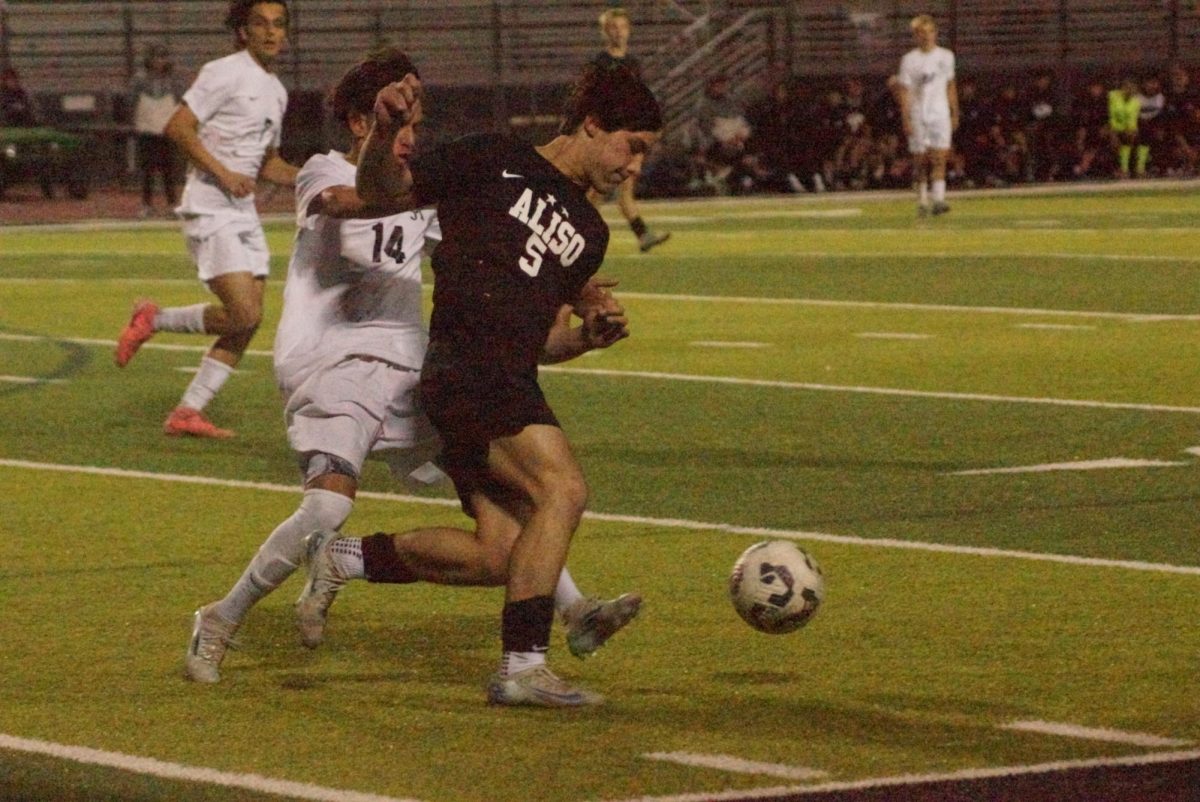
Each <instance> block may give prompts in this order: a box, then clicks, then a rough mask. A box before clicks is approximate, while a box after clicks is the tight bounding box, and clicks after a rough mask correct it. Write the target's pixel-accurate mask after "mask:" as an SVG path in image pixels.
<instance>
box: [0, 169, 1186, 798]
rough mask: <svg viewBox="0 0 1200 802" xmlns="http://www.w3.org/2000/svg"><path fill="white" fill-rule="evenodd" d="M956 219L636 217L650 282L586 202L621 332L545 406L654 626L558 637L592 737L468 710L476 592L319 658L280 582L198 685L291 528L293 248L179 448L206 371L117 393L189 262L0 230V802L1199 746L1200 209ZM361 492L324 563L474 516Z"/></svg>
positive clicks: (197, 348) (888, 769)
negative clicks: (819, 570) (739, 597)
mask: <svg viewBox="0 0 1200 802" xmlns="http://www.w3.org/2000/svg"><path fill="white" fill-rule="evenodd" d="M952 200H953V203H954V211H953V212H952V213H951V214H950V215H948V216H946V217H944V218H938V219H935V220H928V221H917V220H916V219H915V217H914V215H913V207H912V203H911V202H910V201H909V200H908V199H907V198H903V199H880V198H877V197H876V198H872V197H868V196H862V197H854V196H841V197H833V198H828V199H819V200H811V199H781V198H771V199H756V200H746V201H742V202H712V201H708V202H686V203H675V204H667V203H662V204H646V208H645V213H646V217H647V219H648V220H650V221H652V222H653V223H654V224H655V225H656V226H657V227H661V228H665V229H670V230H672V231H673V232H674V236H673V238H672V239H671V241H670V242H669V243H668V244H666V245H664V246H663V247H661V248H660V249H658V250H655V251H654V252H653V253H652V254H651V255H641V254H638V253H637V250H636V247H635V243H634V240H633V238H632V235H630V234H629V232H628V230H627V229H625V228H624V226H623V225H617V224H616V211H615V209H613V208H609V209H607V210H606V211H607V212H608V213H609V214H610V215H611V217H610V222H612V223H614V236H613V244H612V246H611V248H610V256H609V259H608V261H607V263H606V265H605V268H604V270H603V272H604V273H606V274H608V275H612V276H615V277H618V278H620V279H621V285H620V287H619V288H618V292H619V293H622V292H623V293H624V296H623V297H624V299H625V302H626V306H627V307H628V309H629V310H630V315H631V318H632V321H633V324H632V328H633V332H634V334H633V336H632V337H631V338H630V339H629V340H627V341H625V342H622V343H620V344H619V345H617V346H616V347H614V348H612V349H610V350H608V351H605V352H601V353H597V354H592V355H587V356H585V357H583V358H581V359H578V360H576V361H574V362H572V363H568V364H565V365H562V366H558V367H556V368H553V369H548V370H547V371H546V372H545V373H544V375H543V384H544V386H545V388H546V390H547V394H548V396H549V397H550V399H551V402H552V403H553V404H554V406H555V408H556V410H557V412H558V413H559V417H560V418H561V419H562V420H563V421H564V424H565V428H566V429H567V432H568V434H569V436H570V437H571V439H572V441H573V442H574V443H575V445H576V447H577V453H578V456H579V457H580V460H581V462H582V463H583V465H584V468H585V471H586V472H587V474H588V477H589V480H590V482H591V486H592V501H591V504H590V509H591V510H592V514H591V515H590V516H589V517H588V518H587V519H586V520H585V521H584V523H583V526H582V527H581V529H580V531H579V533H578V535H577V536H576V540H575V544H574V547H573V549H572V556H571V561H570V565H571V568H572V571H573V573H574V574H575V576H576V579H577V580H578V582H579V583H580V585H581V586H582V587H583V589H584V590H585V592H591V593H595V594H600V595H606V596H608V595H614V594H617V593H620V592H624V591H627V590H638V591H641V592H642V593H643V594H644V596H645V598H646V603H645V607H644V611H643V614H642V616H641V617H640V618H639V619H638V621H637V622H635V624H634V625H633V626H632V627H631V628H630V629H629V630H628V631H627V632H623V633H621V634H620V635H619V636H617V638H615V639H614V641H613V642H612V643H611V644H610V645H609V646H608V647H606V648H605V649H604V650H602V652H601V653H600V654H599V655H598V656H596V657H595V658H593V659H592V660H589V661H586V662H582V663H581V662H577V661H575V660H573V659H572V658H571V657H570V656H569V655H568V654H567V652H566V649H564V648H561V638H560V637H558V635H557V634H556V641H555V643H556V647H557V648H556V650H555V651H554V652H553V653H552V655H551V663H552V664H553V665H554V667H555V668H556V670H557V671H558V672H559V673H560V674H562V675H564V676H565V677H567V678H569V679H572V680H577V681H579V682H580V683H581V684H585V685H587V686H588V687H589V688H592V689H595V690H597V691H600V692H601V693H603V694H605V695H606V696H607V697H608V702H607V703H606V704H605V705H604V706H602V707H600V708H598V709H590V710H582V711H540V710H519V709H501V710H497V709H492V708H488V707H487V706H486V705H485V704H484V695H483V686H484V683H485V682H486V680H487V678H488V676H489V674H490V673H491V672H492V671H493V670H494V668H495V664H496V662H497V658H498V652H499V643H498V630H499V610H500V604H501V599H502V594H501V592H500V591H497V590H478V589H461V588H459V589H448V588H437V587H430V586H405V587H378V586H366V585H362V586H358V585H355V586H352V587H351V588H349V589H348V590H347V591H345V592H344V593H343V594H342V596H341V597H340V598H339V600H338V603H337V605H336V606H335V608H334V611H333V614H332V617H331V623H330V628H329V633H328V637H327V640H326V643H325V644H324V645H323V646H322V647H321V649H319V650H318V651H316V652H308V651H306V650H304V649H303V648H302V647H300V645H299V644H298V642H297V640H296V638H295V635H294V632H293V628H292V624H291V603H292V602H293V601H294V598H295V596H296V593H297V592H298V591H299V588H300V585H301V581H300V577H295V578H293V579H292V580H291V581H290V582H289V583H288V584H287V585H286V586H285V587H284V588H282V589H281V591H280V592H278V593H276V594H274V595H272V596H271V597H269V598H268V599H267V600H266V601H265V602H263V603H262V604H261V605H260V606H259V607H258V608H257V609H256V610H255V611H254V612H253V613H252V614H251V617H250V618H249V619H248V621H247V623H246V625H245V626H244V627H243V629H242V632H241V633H240V638H241V641H242V644H241V649H240V650H239V651H236V652H232V653H231V654H230V656H229V657H228V658H227V659H226V662H225V664H224V666H223V671H222V673H223V675H224V681H223V682H222V683H221V684H220V685H218V686H215V687H198V686H195V685H191V684H189V683H187V682H185V681H184V680H183V679H182V674H181V665H182V657H183V652H184V648H185V646H186V643H187V638H188V634H189V631H190V625H191V613H192V611H193V610H194V609H195V608H196V607H197V606H198V605H199V604H201V603H204V602H207V601H211V600H212V599H214V598H216V597H218V596H220V595H222V594H223V593H224V591H225V589H226V588H227V586H228V585H229V584H231V583H232V582H233V581H234V580H235V579H236V578H237V576H238V575H239V574H240V572H241V570H242V567H243V566H244V564H245V562H246V561H247V560H248V559H249V558H250V556H251V555H252V554H253V552H254V550H255V549H256V548H257V547H258V544H259V543H260V542H261V541H262V539H263V538H264V537H265V536H266V535H267V534H268V533H269V532H270V530H271V529H272V528H273V527H274V526H275V525H276V523H278V522H279V521H280V520H282V519H283V518H285V517H286V516H287V515H289V514H290V512H291V511H292V509H293V508H294V506H295V504H296V501H297V498H298V495H297V492H296V489H297V476H296V474H295V468H294V460H293V457H292V455H291V454H290V453H289V451H288V450H287V447H286V442H285V439H284V433H283V425H282V413H281V410H280V407H279V402H278V399H277V396H276V391H275V389H274V383H273V380H272V377H271V368H270V354H269V350H270V347H271V341H272V337H273V334H274V331H273V324H274V321H275V319H276V318H277V316H278V312H279V299H280V288H281V284H282V281H281V280H282V277H283V275H284V268H285V265H286V260H287V254H288V250H289V244H290V239H291V230H290V226H289V224H288V223H287V222H284V221H281V222H276V223H272V224H271V225H270V226H269V232H268V233H269V238H270V242H271V246H272V249H273V253H274V254H275V256H274V259H273V271H274V274H273V275H274V276H275V278H276V279H277V280H276V281H274V282H273V283H272V284H271V285H270V286H269V296H268V312H267V317H268V320H267V323H266V324H265V325H264V327H263V329H262V330H261V331H260V333H259V335H258V337H257V339H256V341H255V344H254V346H253V348H254V349H256V350H254V352H253V353H252V354H251V355H250V356H248V357H247V358H246V359H245V361H244V362H243V364H242V366H241V368H240V369H239V372H238V373H237V374H236V375H235V376H234V377H233V378H232V379H231V380H230V382H229V384H228V385H226V388H225V390H224V391H223V392H222V394H221V395H220V396H218V398H217V400H216V401H215V402H214V404H213V405H212V406H211V407H210V408H209V411H210V413H211V417H212V418H213V419H214V421H215V422H216V423H217V424H218V425H221V426H227V427H230V428H233V429H235V430H237V432H238V437H237V438H235V439H233V440H230V441H226V442H211V441H210V442H205V441H196V440H174V439H167V438H164V437H163V436H162V435H161V434H160V425H161V422H162V419H163V417H164V416H165V414H166V412H167V411H168V410H169V409H170V408H171V407H172V406H173V405H174V404H175V402H176V400H177V398H178V396H179V394H180V393H181V392H182V390H183V387H184V386H185V384H186V382H187V381H188V379H189V377H190V374H189V373H187V372H185V371H186V370H188V369H189V368H193V367H194V366H195V364H196V363H197V361H198V359H199V356H200V354H201V352H202V350H203V349H204V347H205V346H206V344H207V341H206V340H204V339H201V338H196V337H190V338H189V337H186V336H180V335H160V336H158V337H156V338H155V339H154V340H152V341H151V342H150V343H149V344H148V345H147V346H146V347H145V348H144V349H143V351H142V352H141V353H140V354H139V355H138V357H137V359H136V360H134V362H133V363H132V364H131V365H130V366H129V367H128V368H126V369H124V370H118V369H116V368H115V367H114V366H113V365H112V360H111V349H112V342H113V340H114V338H115V336H116V334H117V332H118V331H119V330H120V328H121V326H122V325H123V324H124V322H125V320H126V318H127V316H128V311H129V308H130V303H131V302H132V301H133V300H134V299H135V298H137V297H139V296H146V295H148V296H153V297H154V298H156V299H157V300H158V301H159V302H160V303H163V304H165V305H176V304H190V303H196V302H199V301H202V300H206V299H207V297H208V296H207V295H206V293H205V292H204V290H203V288H202V287H201V286H200V285H199V284H197V283H196V282H195V280H194V272H193V269H192V267H191V265H190V262H189V261H188V259H187V255H186V252H185V250H184V246H183V241H182V237H181V236H180V235H179V233H178V231H176V230H175V229H174V227H172V226H164V225H158V226H147V227H136V226H127V227H119V226H104V227H76V228H73V229H52V228H39V229H28V228H22V229H16V228H10V229H7V230H6V229H3V228H0V499H2V500H3V510H4V513H5V514H4V515H3V516H2V517H0V520H2V523H0V534H2V537H0V622H2V624H0V626H2V629H0V639H2V643H3V648H2V649H0V677H2V678H3V679H2V680H0V798H4V799H39V800H40V799H46V800H80V801H81V802H82V800H88V801H89V802H91V801H92V800H110V799H111V800H129V799H146V800H150V799H154V800H157V799H171V800H186V801H188V802H190V801H191V800H222V801H224V800H260V799H261V800H267V799H277V798H279V797H280V796H283V797H291V798H305V799H324V800H331V802H366V801H367V800H377V802H378V800H382V799H403V800H420V801H421V802H459V801H466V802H475V801H477V802H521V801H522V800H540V801H544V802H584V800H632V799H643V798H650V799H653V798H659V797H662V798H667V799H671V800H684V801H691V802H699V800H707V799H717V798H726V799H733V798H739V799H767V798H771V797H772V796H773V795H778V794H780V793H785V792H784V791H780V790H779V789H793V790H795V789H803V788H810V787H818V786H823V785H830V786H831V787H832V786H834V785H837V784H838V783H844V784H851V783H855V782H857V781H869V780H873V779H876V778H888V777H896V776H899V775H940V774H945V773H951V772H959V771H962V770H967V769H978V770H986V769H991V768H995V767H1014V770H1019V769H1020V767H1023V766H1031V765H1037V764H1045V763H1050V762H1064V763H1065V764H1073V763H1076V762H1081V761H1091V760H1101V761H1104V760H1109V759H1112V760H1117V759H1124V758H1136V757H1137V756H1142V755H1150V754H1158V753H1162V752H1170V751H1181V750H1182V751H1183V752H1184V753H1189V750H1196V749H1198V748H1200V747H1198V746H1197V744H1200V680H1198V679H1197V678H1198V677H1200V628H1198V627H1197V626H1196V621H1197V617H1198V615H1200V503H1198V502H1200V229H1197V228H1196V221H1197V219H1198V215H1200V195H1197V194H1196V193H1195V192H1194V191H1143V192H1125V193H1116V192H1112V193H1087V194H1062V195H1047V196H1024V197H1022V196H1017V195H1015V194H1010V195H996V196H977V197H958V198H954V199H952ZM364 486H365V488H366V489H367V490H368V491H372V492H369V493H367V494H365V495H364V497H363V498H362V499H361V500H360V503H359V504H358V505H357V507H356V509H355V512H354V514H353V515H352V517H351V519H350V521H349V522H348V523H347V525H346V527H345V530H346V531H347V532H350V533H353V534H362V533H369V532H372V531H376V530H379V529H388V530H392V529H395V530H400V529H405V528H409V527H414V526H417V525H424V524H429V523H435V522H436V523H445V524H450V525H455V524H459V525H465V523H466V519H465V518H463V517H462V515H461V514H460V513H459V512H458V509H457V506H456V505H455V504H454V502H453V501H451V497H452V494H451V493H450V491H449V490H448V489H447V488H437V489H433V490H426V491H420V492H418V493H416V494H415V495H414V494H413V491H411V490H409V489H408V488H404V487H400V486H397V485H395V484H393V483H392V482H391V481H390V480H389V479H388V477H387V476H386V474H385V472H384V471H383V470H382V469H381V468H380V467H379V466H371V468H370V469H369V471H368V473H367V475H366V477H365V484H364ZM765 537H781V538H794V539H796V540H798V541H799V542H800V544H801V545H803V546H804V547H805V548H808V549H809V550H810V551H811V552H812V553H813V554H815V555H816V557H817V558H818V559H819V560H820V561H821V562H822V564H823V566H824V568H825V572H826V576H827V597H826V602H825V606H824V607H823V608H822V609H821V611H820V613H819V614H818V615H817V617H816V618H815V620H814V621H813V623H812V624H811V625H810V626H809V627H808V628H807V629H805V630H802V631H801V632H799V633H796V634H793V635H789V636H781V637H771V636H766V635H761V634H759V633H756V632H753V631H751V630H750V629H749V628H747V627H746V626H745V625H744V624H743V623H742V622H741V620H740V619H739V618H738V617H737V616H736V614H735V613H734V612H733V610H732V608H731V607H730V605H729V603H728V600H727V598H726V584H725V583H726V577H727V575H728V571H729V568H730V566H731V565H732V563H733V561H734V559H735V558H736V557H737V555H738V554H739V553H740V552H741V551H742V550H743V549H744V548H745V547H746V546H748V545H749V544H751V543H753V542H755V541H756V540H759V539H763V538H765ZM1017 722H1026V723H1028V722H1041V724H1035V725H1029V726H1032V727H1034V729H1035V730H1036V729H1037V728H1039V727H1040V728H1042V730H1044V729H1046V727H1047V726H1048V725H1061V727H1059V728H1058V729H1059V730H1060V731H1061V732H1059V734H1055V733H1052V732H1046V731H1030V730H1029V729H1013V728H1012V727H1011V725H1013V724H1014V723H1017ZM1021 726H1026V725H1021ZM1150 736H1154V737H1150ZM84 750H98V751H96V752H90V751H84ZM1194 755H1195V756H1200V752H1195V753H1194ZM96 764H101V765H96ZM700 764H703V765H700ZM786 793H790V792H786ZM722 794H727V796H721V795H722Z"/></svg>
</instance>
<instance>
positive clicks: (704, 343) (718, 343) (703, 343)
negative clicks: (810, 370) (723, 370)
mask: <svg viewBox="0 0 1200 802" xmlns="http://www.w3.org/2000/svg"><path fill="white" fill-rule="evenodd" d="M688 345H692V346H695V347H697V348H769V347H770V343H757V342H737V341H734V340H694V341H692V342H690V343H688ZM589 353H590V352H589Z"/></svg>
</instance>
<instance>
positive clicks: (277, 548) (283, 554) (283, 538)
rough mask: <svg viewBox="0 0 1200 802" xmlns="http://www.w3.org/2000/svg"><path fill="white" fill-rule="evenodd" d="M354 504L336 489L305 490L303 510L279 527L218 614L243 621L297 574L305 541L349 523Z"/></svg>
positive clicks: (218, 609) (302, 503) (301, 503)
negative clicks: (310, 536) (256, 605)
mask: <svg viewBox="0 0 1200 802" xmlns="http://www.w3.org/2000/svg"><path fill="white" fill-rule="evenodd" d="M353 507H354V502H353V501H351V500H350V499H349V498H347V497H346V496H343V495H342V494H341V493H335V492H333V491H332V490H305V491H304V500H303V501H301V502H300V508H299V509H297V510H296V511H295V512H294V513H292V515H291V517H290V518H288V519H287V520H286V521H284V522H283V523H281V524H280V525H279V526H277V527H275V531H274V532H272V533H271V535H270V536H269V537H268V538H267V539H266V540H265V541H263V544H262V545H261V546H259V547H258V552H257V553H256V554H255V555H254V557H253V559H251V560H250V564H249V565H247V566H246V570H245V571H243V572H242V575H241V577H240V578H239V579H238V581H237V582H235V583H234V585H233V587H232V588H230V589H229V592H228V593H227V594H225V598H223V599H221V600H220V601H219V602H217V605H216V611H217V613H218V614H219V615H220V616H221V617H222V618H224V619H225V620H226V621H241V620H242V618H243V617H245V615H246V613H247V612H249V610H250V608H251V607H253V606H254V605H255V604H256V603H257V602H258V600H259V599H261V598H263V597H264V596H266V595H267V594H268V593H270V592H271V591H273V590H275V588H277V587H279V586H280V585H282V584H283V581H284V580H285V579H287V578H288V577H289V576H291V575H292V573H293V572H295V570H296V568H297V567H299V565H300V563H301V562H303V561H304V538H306V537H307V536H308V534H309V533H310V532H314V531H316V530H318V529H337V528H338V527H340V526H341V525H342V524H343V523H345V522H346V518H348V517H349V516H350V510H351V509H352V508H353Z"/></svg>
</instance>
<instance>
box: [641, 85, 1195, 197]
mask: <svg viewBox="0 0 1200 802" xmlns="http://www.w3.org/2000/svg"><path fill="white" fill-rule="evenodd" d="M957 84H958V95H959V105H960V108H961V119H960V122H959V127H958V130H957V131H956V132H955V134H954V141H953V152H952V155H951V161H950V169H949V173H948V181H949V183H950V184H951V186H954V187H959V188H972V187H1001V186H1008V185H1012V184H1021V183H1030V182H1052V181H1078V180H1098V179H1111V178H1121V177H1135V178H1141V177H1156V176H1171V177H1185V176H1195V175H1198V174H1200V86H1198V85H1197V81H1196V80H1194V79H1193V78H1192V75H1191V74H1190V73H1189V71H1188V70H1187V69H1186V68H1184V67H1183V66H1179V65H1175V66H1171V67H1169V68H1168V69H1166V70H1164V71H1163V72H1162V73H1161V74H1160V73H1157V72H1155V73H1150V74H1144V75H1132V74H1131V75H1116V76H1108V77H1100V76H1092V75H1082V76H1074V77H1073V78H1072V79H1070V80H1068V79H1065V78H1064V77H1062V76H1057V75H1055V74H1054V73H1052V72H1041V73H1038V74H1036V75H1017V76H990V77H979V78H976V77H974V76H970V75H962V74H960V75H959V77H958V80H957ZM1131 115H1132V116H1133V117H1136V123H1132V122H1131V121H1130V117H1131ZM911 174H912V161H911V159H910V157H909V154H908V149H907V147H906V143H905V140H904V138H903V134H902V132H901V120H900V110H899V107H898V105H897V103H896V100H895V98H894V96H893V94H892V92H891V91H890V90H889V83H888V81H886V80H884V79H880V78H870V79H868V78H860V77H850V78H845V79H841V80H837V81H830V82H820V81H814V80H812V79H807V78H798V77H795V76H791V75H786V74H785V75H781V76H778V75H777V76H770V77H768V78H767V79H766V80H765V81H764V83H763V87H762V88H761V89H759V90H758V91H757V92H753V93H751V94H750V95H749V96H743V97H738V96H734V95H733V94H732V93H731V91H730V82H729V81H728V79H727V78H725V77H724V76H714V77H713V78H711V79H710V80H709V81H708V82H707V84H706V87H705V91H704V94H703V97H702V98H701V99H700V101H699V103H698V104H697V107H696V109H695V110H694V113H693V115H692V118H691V119H690V120H689V121H688V123H687V124H686V125H685V126H683V128H682V129H681V130H680V131H679V132H677V133H676V134H675V135H674V136H672V137H670V138H669V139H668V140H667V141H665V142H664V145H663V147H662V148H661V153H660V155H659V157H658V158H657V159H656V160H655V161H654V163H653V164H652V165H650V166H649V167H648V169H647V171H646V175H645V176H643V184H642V186H643V187H644V188H643V189H642V192H643V194H644V195H647V196H650V195H659V196H665V195H737V194H747V193H761V192H805V191H816V192H820V191H824V190H847V189H874V188H895V189H898V188H907V187H909V186H910V184H911V181H912V175H911Z"/></svg>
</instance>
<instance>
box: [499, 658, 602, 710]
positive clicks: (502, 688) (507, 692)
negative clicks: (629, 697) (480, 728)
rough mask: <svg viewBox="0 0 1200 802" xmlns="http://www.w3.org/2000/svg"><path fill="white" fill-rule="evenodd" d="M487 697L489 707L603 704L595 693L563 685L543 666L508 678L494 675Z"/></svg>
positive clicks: (566, 684) (599, 696)
mask: <svg viewBox="0 0 1200 802" xmlns="http://www.w3.org/2000/svg"><path fill="white" fill-rule="evenodd" d="M487 697H488V704H490V705H508V706H515V705H530V706H533V707H584V706H586V705H598V704H600V703H601V702H603V701H604V697H603V696H601V695H600V694H598V693H592V692H591V691H585V690H584V689H583V688H576V687H574V686H573V685H570V684H568V683H566V682H564V681H563V680H561V679H559V678H558V677H557V676H555V674H554V672H553V671H551V670H550V669H549V668H547V667H546V666H544V665H541V666H534V667H533V668H527V669H525V670H524V671H521V672H518V673H516V674H512V675H510V676H507V677H502V676H500V675H499V674H497V675H496V676H494V677H492V679H491V681H490V682H489V683H488V689H487Z"/></svg>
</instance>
